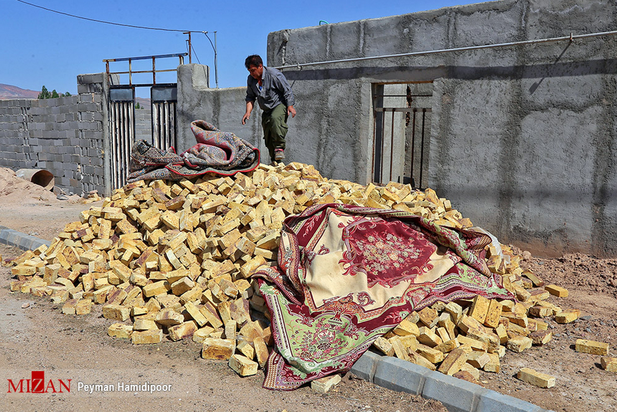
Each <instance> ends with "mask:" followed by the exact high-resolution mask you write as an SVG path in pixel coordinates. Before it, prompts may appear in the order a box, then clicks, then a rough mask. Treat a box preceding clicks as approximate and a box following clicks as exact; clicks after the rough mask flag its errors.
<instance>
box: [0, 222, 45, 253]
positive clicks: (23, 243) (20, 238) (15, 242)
mask: <svg viewBox="0 0 617 412" xmlns="http://www.w3.org/2000/svg"><path fill="white" fill-rule="evenodd" d="M0 243H4V244H6V245H10V246H16V247H18V248H20V249H22V250H34V249H36V248H38V247H39V246H41V245H47V246H49V245H50V244H51V242H50V241H48V240H41V239H39V238H37V237H34V236H30V235H26V234H25V233H21V232H18V231H16V230H13V229H9V228H8V227H4V226H0Z"/></svg>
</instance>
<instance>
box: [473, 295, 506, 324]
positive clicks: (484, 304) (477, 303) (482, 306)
mask: <svg viewBox="0 0 617 412" xmlns="http://www.w3.org/2000/svg"><path fill="white" fill-rule="evenodd" d="M489 306H490V301H489V300H488V299H487V298H485V297H484V296H480V295H477V296H475V297H474V298H473V302H472V304H471V308H470V309H469V316H471V317H472V318H474V319H475V320H477V321H478V322H480V323H484V321H485V319H486V314H487V313H488V309H489ZM498 319H499V318H498Z"/></svg>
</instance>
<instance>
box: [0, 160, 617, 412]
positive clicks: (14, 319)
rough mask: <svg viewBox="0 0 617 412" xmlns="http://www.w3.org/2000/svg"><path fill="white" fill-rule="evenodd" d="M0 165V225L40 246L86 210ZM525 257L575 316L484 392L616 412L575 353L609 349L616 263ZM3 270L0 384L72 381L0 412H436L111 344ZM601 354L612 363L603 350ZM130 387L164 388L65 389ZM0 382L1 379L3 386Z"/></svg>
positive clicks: (185, 351) (616, 335) (194, 354)
mask: <svg viewBox="0 0 617 412" xmlns="http://www.w3.org/2000/svg"><path fill="white" fill-rule="evenodd" d="M6 173H7V172H6V170H4V173H3V171H2V170H1V168H0V225H1V226H6V227H9V228H11V229H15V230H18V231H20V232H23V233H27V234H30V235H33V236H37V237H39V238H41V239H46V240H52V239H53V238H54V237H55V236H56V235H57V234H58V233H59V232H60V231H61V230H62V228H63V227H64V225H65V224H66V223H70V222H72V221H75V220H78V217H79V212H80V211H81V210H85V209H88V208H89V207H90V206H92V205H99V204H100V203H94V204H81V203H79V202H77V198H69V199H68V200H62V201H60V200H57V199H56V198H55V196H54V195H53V194H51V193H50V192H47V191H45V190H44V189H42V188H40V187H38V186H35V185H32V184H31V183H29V182H25V181H24V182H19V183H18V184H16V183H15V182H14V181H13V180H12V179H7V178H3V176H6ZM529 252H531V256H532V257H530V258H527V259H525V260H524V261H523V263H522V266H523V267H525V268H530V269H532V270H533V272H534V273H535V274H536V275H538V276H539V277H541V278H542V279H543V280H544V281H545V282H546V283H547V284H551V283H553V284H557V285H560V286H563V287H565V288H567V289H568V290H569V291H570V296H569V297H567V298H555V297H551V299H550V301H551V302H552V303H555V304H557V305H559V306H561V307H562V308H564V309H566V308H576V309H580V310H581V318H580V319H579V320H577V321H576V322H574V323H572V324H568V325H560V324H557V323H554V322H550V325H549V326H550V328H551V331H552V332H553V335H554V338H553V340H552V341H551V342H549V343H548V344H547V345H545V346H544V347H533V348H532V349H529V350H526V351H524V352H523V353H520V354H519V353H514V352H511V351H508V353H507V354H506V356H505V357H504V358H503V359H502V364H501V372H500V373H498V374H493V373H485V372H482V374H481V377H480V380H481V383H482V385H483V386H484V387H486V388H488V389H492V390H495V391H498V392H501V393H503V394H506V395H510V396H514V397H516V398H519V399H523V400H526V401H529V402H532V403H534V404H536V405H539V406H541V407H543V408H546V409H550V410H554V411H568V412H570V411H572V412H574V411H581V410H587V411H614V410H617V398H616V396H615V394H617V374H615V373H610V372H606V371H604V370H602V369H601V367H600V357H599V356H597V355H588V354H581V353H577V352H575V351H574V343H575V341H576V339H578V338H584V339H591V340H597V341H601V342H607V343H609V344H610V347H611V348H614V347H615V346H616V345H617V316H616V315H615V313H617V259H596V258H594V257H591V256H586V255H581V254H573V255H566V256H563V257H560V258H555V259H541V258H537V257H533V250H530V251H529ZM20 253H21V251H19V250H17V249H16V248H11V247H7V246H6V245H0V255H2V257H3V258H11V257H16V256H17V255H19V254H20ZM9 281H10V270H9V269H8V268H0V331H2V332H0V353H1V355H0V374H1V375H2V376H0V382H8V381H7V379H12V380H13V381H17V380H19V379H21V378H29V377H30V373H31V371H33V370H44V371H45V373H46V379H72V385H73V386H72V388H73V390H72V392H71V393H70V394H63V395H60V394H56V395H38V394H37V395H34V394H28V395H26V394H23V395H19V394H14V393H12V394H7V393H6V392H7V391H6V390H1V391H0V393H2V395H0V409H1V410H46V411H55V410H67V409H69V408H70V409H74V410H100V409H101V408H102V407H111V408H114V409H119V410H146V409H149V410H150V409H152V407H155V408H156V407H173V408H175V409H176V408H177V409H180V408H181V409H185V410H197V409H199V410H204V409H205V410H212V411H227V410H238V411H245V410H246V411H249V410H250V411H254V410H259V411H283V410H287V411H289V412H293V411H300V412H302V411H314V410H326V409H327V410H331V411H426V412H429V411H430V412H435V411H445V408H444V407H443V406H442V405H441V404H440V403H439V402H435V401H427V400H425V399H422V398H420V397H417V396H412V395H409V394H403V393H397V392H393V391H389V390H386V389H383V388H380V387H377V386H375V385H372V384H369V383H367V382H364V381H362V380H359V379H356V378H353V377H352V376H350V375H347V376H345V377H344V378H343V381H342V382H341V383H340V384H339V385H338V386H337V387H336V388H335V389H333V390H332V391H331V392H329V393H328V394H325V395H323V394H317V393H315V392H313V391H312V390H311V389H310V387H302V388H300V389H298V390H296V391H292V392H273V391H269V390H266V389H263V388H262V387H261V384H262V380H263V373H262V372H260V373H258V375H256V376H253V377H248V378H240V377H238V376H237V375H236V374H235V373H234V372H233V371H231V370H230V369H229V368H228V366H227V364H226V363H225V362H215V361H205V360H203V359H201V358H200V356H199V349H200V348H199V345H198V344H196V343H193V342H190V341H189V342H184V341H183V342H171V341H166V342H163V343H162V344H159V345H143V346H133V345H131V344H130V342H126V341H122V340H118V339H112V338H110V337H108V336H107V335H106V330H107V327H108V326H109V324H111V323H112V322H111V321H109V320H107V319H104V318H103V317H102V316H101V309H100V306H99V305H95V306H94V307H93V313H91V314H90V315H85V316H68V315H62V313H61V312H60V307H59V306H55V305H53V304H52V303H51V302H49V301H48V300H46V299H43V298H37V297H33V296H31V295H23V294H20V293H11V292H10V291H9V289H8V284H9ZM610 356H615V355H614V354H613V353H611V354H610ZM522 367H528V368H532V369H535V370H537V371H539V372H543V373H547V374H549V375H552V376H555V377H556V385H555V386H554V387H553V388H550V389H540V388H537V387H534V386H531V385H529V384H527V383H525V382H522V381H519V380H518V379H516V377H515V376H516V373H517V371H518V370H519V369H521V368H522ZM117 382H131V383H139V384H141V383H144V382H148V383H150V384H159V385H171V389H170V390H168V391H164V392H155V393H152V394H151V393H149V392H130V393H129V392H115V393H111V392H105V393H103V392H94V393H92V394H89V393H87V392H86V389H87V387H86V386H83V388H84V389H82V390H81V391H76V390H75V389H74V388H76V387H77V386H76V385H78V384H79V383H81V384H82V385H92V384H114V385H115V384H116V383H117ZM2 384H3V385H5V383H2Z"/></svg>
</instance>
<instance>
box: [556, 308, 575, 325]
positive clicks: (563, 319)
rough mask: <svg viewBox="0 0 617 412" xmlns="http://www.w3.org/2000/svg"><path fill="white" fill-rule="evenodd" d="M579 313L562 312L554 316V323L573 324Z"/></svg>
mask: <svg viewBox="0 0 617 412" xmlns="http://www.w3.org/2000/svg"><path fill="white" fill-rule="evenodd" d="M580 314H581V311H580V310H578V309H568V310H564V311H562V312H560V313H558V314H556V315H555V322H557V323H570V322H574V321H575V320H576V319H578V317H579V316H580Z"/></svg>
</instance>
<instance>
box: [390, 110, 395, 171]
mask: <svg viewBox="0 0 617 412" xmlns="http://www.w3.org/2000/svg"><path fill="white" fill-rule="evenodd" d="M394 111H395V109H392V124H391V125H390V179H389V180H390V181H392V164H393V163H394Z"/></svg>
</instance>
